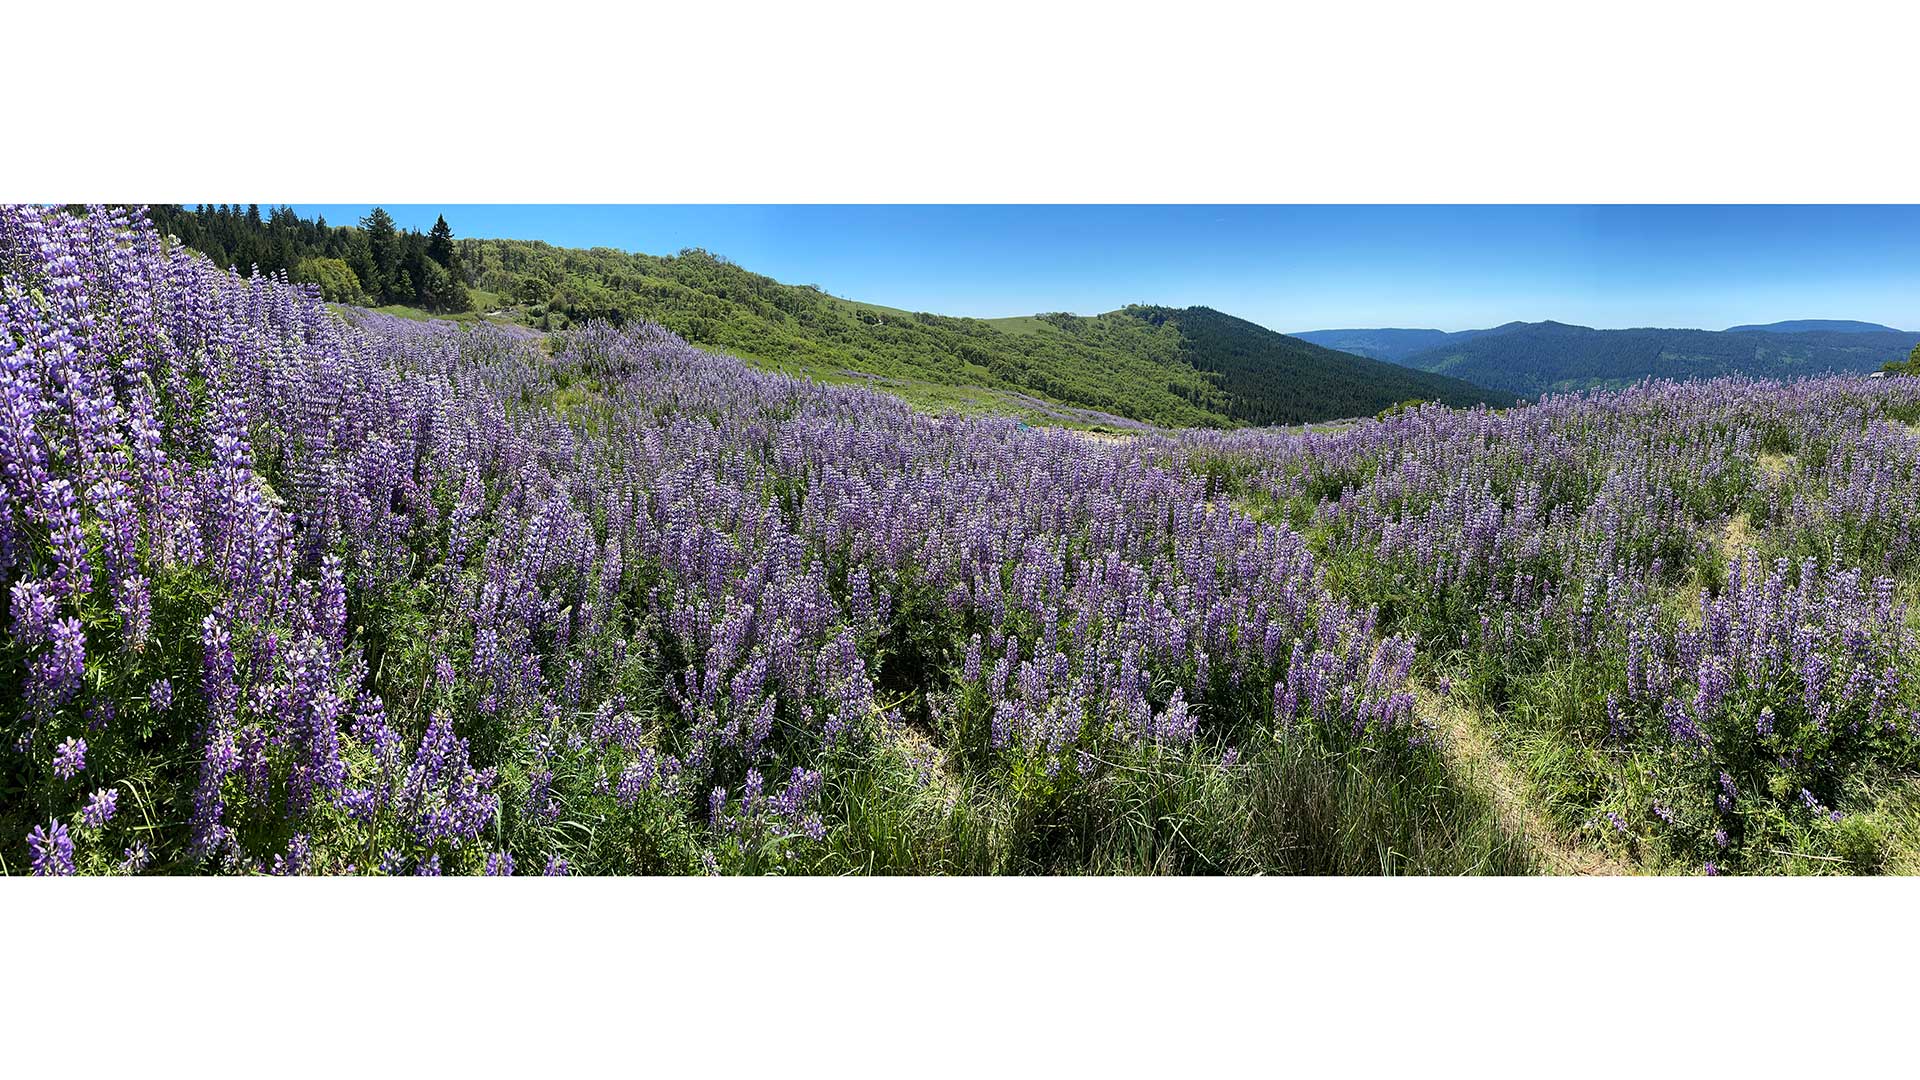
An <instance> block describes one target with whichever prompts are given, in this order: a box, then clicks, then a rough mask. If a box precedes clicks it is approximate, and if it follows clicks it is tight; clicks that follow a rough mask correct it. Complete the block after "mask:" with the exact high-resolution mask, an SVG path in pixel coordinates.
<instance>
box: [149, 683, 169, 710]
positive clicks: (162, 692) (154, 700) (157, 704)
mask: <svg viewBox="0 0 1920 1080" xmlns="http://www.w3.org/2000/svg"><path fill="white" fill-rule="evenodd" d="M147 704H148V706H150V707H151V708H152V709H153V711H154V712H166V711H167V710H168V709H170V708H172V707H173V680H171V679H166V678H160V679H155V680H153V685H152V686H150V687H148V688H147Z"/></svg>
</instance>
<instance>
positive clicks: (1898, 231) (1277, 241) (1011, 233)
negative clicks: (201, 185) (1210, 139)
mask: <svg viewBox="0 0 1920 1080" xmlns="http://www.w3.org/2000/svg"><path fill="white" fill-rule="evenodd" d="M295 208H296V209H297V210H299V211H300V213H301V214H302V215H305V216H309V217H310V216H312V215H314V214H316V213H321V214H325V215H326V217H327V220H328V221H329V222H331V223H334V224H347V223H351V222H353V221H355V220H357V219H358V218H359V217H360V216H361V215H362V214H364V213H365V212H366V211H367V210H368V209H369V208H370V206H368V205H314V204H296V206H295ZM387 210H388V211H389V212H390V213H392V214H393V216H394V218H395V220H397V221H398V222H399V223H400V225H401V226H402V227H408V228H417V229H421V230H423V231H424V230H425V229H427V228H429V227H430V226H431V225H432V224H433V219H434V216H435V215H436V214H438V213H442V212H444V213H445V214H446V216H447V221H448V223H449V224H450V225H452V226H453V230H454V234H455V235H456V236H486V237H510V238H515V239H529V240H545V241H547V242H548V243H552V244H557V245H560V246H563V247H596V246H599V247H615V248H622V249H625V250H628V251H641V252H646V253H648V254H655V255H659V254H671V253H673V252H675V251H678V250H680V249H681V248H687V247H701V248H706V249H707V250H709V251H712V252H714V253H716V254H719V255H724V256H726V257H727V258H729V259H732V260H733V261H734V262H736V263H738V264H740V265H741V266H744V267H746V268H747V269H749V270H754V271H757V272H759V273H763V274H767V275H769V276H771V277H773V278H776V279H778V280H781V281H785V282H790V283H793V284H813V285H818V286H820V287H821V288H822V289H825V290H826V291H827V292H830V293H833V294H834V295H836V296H844V297H850V298H853V299H857V300H864V301H867V302H869V303H875V304H884V305H888V306H891V307H899V308H907V309H909V310H913V311H933V312H939V313H941V314H947V315H970V316H978V317H993V316H1000V315H1023V314H1031V313H1033V312H1038V311H1072V312H1076V313H1080V314H1093V313H1097V312H1102V311H1111V310H1113V309H1114V308H1117V307H1120V306H1122V305H1124V304H1128V303H1155V304H1167V305H1172V306H1176V307H1184V306H1187V305H1190V304H1205V305H1207V306H1209V307H1213V308H1218V309H1219V310H1221V311H1225V312H1228V313H1230V314H1234V315H1238V316H1241V317H1242V318H1247V319H1251V320H1253V321H1254V322H1257V323H1260V324H1262V325H1264V326H1267V327H1270V328H1272V329H1275V330H1280V331H1286V332H1297V331H1302V330H1320V329H1337V328H1349V327H1376V326H1402V327H1433V328H1438V329H1442V330H1464V329H1469V328H1476V327H1486V326H1495V325H1498V324H1500V323H1504V322H1508V321H1511V320H1515V319H1520V320H1525V321H1529V322H1531V321H1536V320H1540V319H1557V320H1559V321H1561V322H1570V323H1580V324H1583V325H1587V326H1598V327H1627V326H1688V327H1704V328H1706V329H1711V330H1718V329H1723V328H1725V327H1727V326H1732V325H1736V324H1740V323H1764V322H1774V321H1777V320H1782V319H1861V320H1865V321H1868V322H1879V323H1886V324H1888V325H1891V326H1895V327H1898V328H1900V329H1910V330H1920V206H1218V205H1200V206H1071V205H1068V206H1061V205H1048V206H1004V205H990V206H891V205H889V206H605V205H589V206H537V205H534V206H478V205H450V206H439V207H427V206H401V205H389V206H388V207H387Z"/></svg>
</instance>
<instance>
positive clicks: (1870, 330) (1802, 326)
mask: <svg viewBox="0 0 1920 1080" xmlns="http://www.w3.org/2000/svg"><path fill="white" fill-rule="evenodd" d="M1820 331H1825V332H1830V333H1835V334H1904V333H1906V331H1905V330H1896V329H1894V328H1893V327H1891V326H1886V325H1883V324H1881V323H1871V322H1860V321H1859V320H1857V319H1788V320H1787V321H1785V322H1773V323H1750V324H1748V325H1746V326H1729V327H1727V328H1726V330H1724V331H1722V332H1723V333H1728V334H1741V333H1753V332H1760V333H1767V334H1806V333H1814V332H1820Z"/></svg>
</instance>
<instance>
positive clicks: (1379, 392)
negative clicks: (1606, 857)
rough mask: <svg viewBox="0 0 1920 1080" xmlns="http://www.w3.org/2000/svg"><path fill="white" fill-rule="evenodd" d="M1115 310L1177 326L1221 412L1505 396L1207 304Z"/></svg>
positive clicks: (1295, 417) (1362, 408) (1286, 419)
mask: <svg viewBox="0 0 1920 1080" xmlns="http://www.w3.org/2000/svg"><path fill="white" fill-rule="evenodd" d="M1119 314H1121V315H1123V316H1126V317H1130V318H1133V319H1137V320H1140V321H1143V322H1146V323H1148V324H1151V325H1153V326H1156V327H1161V326H1171V327H1173V328H1174V329H1175V330H1177V331H1178V332H1179V334H1180V338H1181V346H1182V348H1181V358H1182V359H1183V360H1185V361H1186V362H1187V363H1189V364H1191V365H1192V366H1193V367H1195V368H1198V369H1200V370H1202V371H1205V372H1208V373H1210V374H1212V375H1214V376H1215V377H1216V380H1217V385H1218V386H1219V387H1220V388H1221V389H1222V390H1223V391H1225V392H1226V393H1227V395H1228V397H1229V400H1228V412H1229V414H1231V415H1234V416H1236V417H1239V418H1242V419H1247V420H1250V421H1252V422H1254V423H1264V424H1273V423H1294V422H1297V421H1299V420H1306V419H1314V418H1316V417H1315V416H1314V414H1315V413H1319V414H1320V415H1321V416H1325V415H1327V414H1326V412H1325V408H1326V403H1327V402H1331V401H1341V402H1347V403H1349V404H1350V405H1357V406H1358V407H1349V408H1347V409H1345V410H1344V411H1337V412H1335V413H1334V414H1333V415H1339V416H1352V415H1356V414H1359V413H1371V412H1378V411H1380V410H1381V409H1383V408H1385V407H1386V406H1388V405H1391V404H1393V403H1395V402H1399V401H1407V400H1410V399H1415V398H1417V399H1420V400H1423V401H1437V402H1440V403H1442V404H1446V405H1476V404H1479V403H1481V402H1485V401H1488V400H1490V399H1493V400H1495V403H1497V404H1508V403H1509V402H1507V401H1505V400H1504V399H1501V398H1500V397H1499V395H1489V394H1488V393H1487V392H1486V391H1485V390H1483V389H1481V388H1480V387H1478V386H1474V385H1473V384H1471V383H1468V382H1465V381H1462V380H1460V379H1455V378H1451V377H1446V376H1435V375H1431V374H1427V373H1425V372H1420V371H1415V370H1413V369H1412V368H1407V367H1402V366H1400V365H1398V364H1389V363H1386V362H1385V361H1381V360H1371V359H1368V358H1366V357H1360V356H1354V355H1352V354H1350V353H1344V352H1339V351H1336V350H1334V349H1329V348H1326V347H1324V346H1320V345H1315V344H1313V343H1312V342H1309V341H1302V340H1300V339H1299V338H1296V337H1289V336H1287V335H1286V334H1281V333H1276V332H1274V331H1272V330H1269V329H1267V328H1266V327H1264V326H1260V325H1257V324H1255V323H1250V322H1248V321H1247V320H1245V319H1238V318H1235V317H1233V316H1232V315H1227V314H1224V313H1222V312H1218V311H1215V310H1213V309H1212V308H1205V307H1191V308H1186V309H1183V310H1175V309H1173V308H1164V307H1147V306H1133V307H1128V308H1126V309H1124V310H1123V311H1121V312H1120V313H1119ZM1102 318H1111V316H1102Z"/></svg>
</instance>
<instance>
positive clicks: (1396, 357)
mask: <svg viewBox="0 0 1920 1080" xmlns="http://www.w3.org/2000/svg"><path fill="white" fill-rule="evenodd" d="M1524 325H1526V324H1525V323H1508V324H1507V326H1508V327H1514V326H1524ZM1505 328H1506V327H1495V328H1493V329H1491V330H1455V331H1451V332H1449V331H1446V330H1403V329H1398V328H1393V327H1387V328H1381V329H1376V330H1308V331H1307V332H1305V333H1302V334H1294V335H1292V336H1293V337H1297V338H1299V339H1300V340H1302V341H1311V342H1313V343H1314V344H1315V345H1323V346H1325V347H1327V348H1329V349H1338V350H1339V351H1341V352H1348V353H1353V354H1354V355H1355V356H1365V357H1368V358H1370V359H1373V360H1385V361H1387V362H1388V363H1393V364H1397V363H1399V362H1400V361H1402V360H1404V359H1406V358H1407V357H1409V356H1412V355H1413V354H1415V353H1420V352H1426V351H1427V350H1428V349H1437V348H1440V347H1441V346H1443V345H1446V344H1448V343H1450V342H1459V341H1466V340H1468V339H1470V338H1476V337H1479V336H1480V335H1482V334H1495V333H1499V332H1500V331H1501V330H1502V329H1505Z"/></svg>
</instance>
